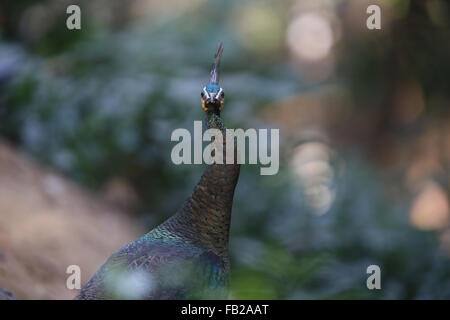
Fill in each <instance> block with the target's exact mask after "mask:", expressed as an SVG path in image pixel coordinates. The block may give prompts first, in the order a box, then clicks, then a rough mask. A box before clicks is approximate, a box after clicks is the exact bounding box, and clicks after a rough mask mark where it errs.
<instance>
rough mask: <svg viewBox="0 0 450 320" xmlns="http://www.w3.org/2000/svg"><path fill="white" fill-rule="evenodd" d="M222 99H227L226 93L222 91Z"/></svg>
mask: <svg viewBox="0 0 450 320" xmlns="http://www.w3.org/2000/svg"><path fill="white" fill-rule="evenodd" d="M220 97H221V98H222V99H223V98H225V92H223V91H222V93H221V94H220Z"/></svg>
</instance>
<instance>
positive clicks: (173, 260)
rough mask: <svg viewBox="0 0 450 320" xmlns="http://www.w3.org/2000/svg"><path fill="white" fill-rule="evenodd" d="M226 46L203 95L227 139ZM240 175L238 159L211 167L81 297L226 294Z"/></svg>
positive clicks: (209, 122)
mask: <svg viewBox="0 0 450 320" xmlns="http://www.w3.org/2000/svg"><path fill="white" fill-rule="evenodd" d="M222 50H223V49H222V45H221V44H220V45H219V47H218V50H217V53H216V56H215V60H214V63H213V67H212V71H211V78H210V83H209V84H208V85H207V86H206V87H204V88H203V90H202V93H201V96H202V107H203V109H204V110H205V112H206V126H207V128H215V129H219V130H221V131H222V133H223V134H224V137H225V130H226V128H225V126H224V124H223V122H222V119H221V118H220V111H221V110H222V107H223V103H224V93H223V89H222V88H221V87H220V86H219V68H220V59H221V56H222ZM224 141H225V139H224ZM233 144H234V142H233ZM225 145H226V142H225ZM234 148H236V146H235V145H234ZM223 150H224V152H225V150H226V148H223ZM235 154H236V152H235ZM238 178H239V164H237V161H235V162H234V164H216V163H213V164H211V165H208V166H207V167H206V169H205V171H204V173H203V175H202V176H201V178H200V181H199V182H198V183H197V185H196V186H195V187H194V190H193V193H192V195H191V196H190V197H189V198H188V199H187V200H186V201H185V202H184V203H183V205H182V206H181V208H180V209H179V210H178V211H177V212H176V214H175V215H173V216H172V217H170V218H169V219H167V220H166V221H165V222H163V223H162V224H161V225H159V226H158V227H156V228H155V229H153V230H151V231H150V232H148V233H147V234H145V235H144V236H142V237H141V238H139V239H137V240H135V241H133V242H131V243H129V244H127V245H126V246H124V247H123V248H121V249H120V250H118V251H117V252H116V253H114V254H113V255H112V256H111V257H110V258H109V259H108V260H107V261H106V262H105V263H104V264H103V266H101V268H100V269H99V270H98V271H97V272H96V273H95V274H94V275H93V277H92V278H91V279H90V280H89V281H88V282H87V284H86V285H85V286H84V287H83V288H82V290H81V291H80V293H79V294H78V296H77V297H76V299H114V298H139V299H188V298H224V297H225V294H226V287H227V283H228V275H229V269H230V262H229V255H228V239H229V229H230V220H231V211H232V203H233V195H234V190H235V187H236V184H237V181H238ZM130 284H131V286H130Z"/></svg>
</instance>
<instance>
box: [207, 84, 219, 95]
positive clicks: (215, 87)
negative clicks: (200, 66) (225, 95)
mask: <svg viewBox="0 0 450 320" xmlns="http://www.w3.org/2000/svg"><path fill="white" fill-rule="evenodd" d="M219 90H220V87H219V85H218V84H217V83H214V82H211V83H210V84H208V85H207V86H206V91H208V92H210V93H217V92H219Z"/></svg>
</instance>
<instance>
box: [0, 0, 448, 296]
mask: <svg viewBox="0 0 450 320" xmlns="http://www.w3.org/2000/svg"><path fill="white" fill-rule="evenodd" d="M70 4H78V5H79V6H80V7H81V11H82V18H81V19H82V21H81V22H82V29H81V30H75V31H69V30H67V28H66V18H67V17H68V15H67V14H66V8H67V6H68V5H70ZM369 4H378V5H379V6H380V7H381V9H382V13H381V26H382V29H381V30H368V29H367V27H366V19H367V17H368V14H367V13H366V8H367V7H368V5H369ZM449 27H450V4H449V3H448V2H447V1H444V0H383V1H382V0H378V1H377V0H372V1H366V0H335V1H331V0H314V1H312V0H311V1H307V0H286V1H279V0H278V1H264V0H259V1H257V0H253V1H251V0H246V1H242V0H239V1H237V0H231V1H230V0H222V1H220V0H217V1H207V0H190V1H182V0H165V1H159V0H126V1H125V0H115V1H110V0H95V1H88V0H85V1H75V0H74V1H72V0H33V1H31V0H22V1H13V0H2V2H1V3H0V41H1V42H0V139H1V142H0V285H2V286H5V287H8V288H9V289H11V290H12V291H13V292H15V293H16V294H17V295H18V296H19V297H20V298H34V299H36V298H51V299H62V298H71V297H73V296H74V295H75V294H76V292H75V291H69V290H68V289H66V288H65V279H66V277H67V276H68V275H67V274H66V273H65V268H66V267H67V266H68V265H69V264H78V265H80V266H81V269H82V272H83V273H82V281H83V283H84V282H86V281H87V280H88V278H89V277H90V276H91V274H92V273H93V272H94V271H95V270H96V269H97V268H98V267H99V266H100V264H101V263H102V262H103V261H104V260H105V259H106V258H107V257H109V256H110V255H111V253H113V252H114V251H115V250H116V249H118V248H119V247H121V246H122V245H123V244H125V243H127V242H128V241H131V240H133V239H134V238H136V237H138V236H139V235H141V234H142V233H144V232H146V231H145V230H148V229H150V228H153V227H154V226H155V225H156V224H157V223H160V222H162V221H163V220H164V219H166V218H167V217H169V216H170V215H172V214H173V213H174V212H175V211H176V210H177V209H178V207H179V206H180V205H181V203H182V202H183V201H184V199H185V198H186V197H187V196H188V195H189V194H190V192H191V190H192V188H193V186H194V185H195V183H196V182H197V180H198V179H199V177H200V175H201V172H202V170H203V169H204V166H176V165H174V164H172V162H171V161H170V151H171V148H172V147H173V145H174V143H172V142H170V134H171V132H172V131H173V130H174V129H176V128H179V127H184V128H188V129H190V130H192V127H193V121H194V120H201V119H203V116H204V113H203V111H202V109H201V106H200V90H201V88H202V86H203V85H205V84H206V82H207V80H208V72H209V67H210V65H211V62H212V54H213V52H214V50H215V48H216V45H217V42H218V41H220V40H221V41H223V42H224V46H225V50H224V58H223V63H222V86H223V87H224V88H225V91H226V93H227V101H226V104H225V108H224V110H223V113H222V115H223V118H224V119H225V122H226V124H227V126H228V127H229V128H233V127H240V128H250V127H253V128H280V134H281V137H280V143H281V150H280V154H281V157H280V160H281V165H280V172H279V173H278V175H275V176H260V175H259V166H256V165H244V166H243V168H242V171H241V177H240V180H239V183H238V186H237V189H236V195H235V202H234V211H233V218H232V226H231V240H230V246H231V247H230V249H231V259H232V260H231V261H232V270H231V272H232V274H231V275H232V283H231V293H230V297H232V298H246V299H254V298H255V299H256V298H258V299H353V298H359V299H430V298H435V299H441V298H447V299H449V298H450V260H449V255H450V229H449V221H450V213H449V183H450V173H449V167H450V112H449V111H450V109H449V106H450V81H449V74H450V29H449ZM372 264H376V265H379V266H380V267H381V273H382V278H381V286H382V289H381V290H368V289H367V288H366V279H367V277H368V275H367V274H366V268H367V267H368V266H369V265H372Z"/></svg>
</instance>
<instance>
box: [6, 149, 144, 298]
mask: <svg viewBox="0 0 450 320" xmlns="http://www.w3.org/2000/svg"><path fill="white" fill-rule="evenodd" d="M143 233H144V230H143V229H141V228H140V227H139V226H138V225H136V222H134V220H133V219H132V218H131V217H130V216H128V215H127V214H126V212H123V211H121V210H119V209H117V207H115V206H112V205H111V204H109V203H106V202H105V201H103V200H99V199H97V198H95V197H94V196H92V195H90V194H88V193H87V192H86V191H83V190H82V189H81V188H80V187H79V186H77V185H75V184H73V183H72V182H70V181H68V180H67V179H66V178H64V177H63V176H61V175H60V174H58V173H56V172H54V171H52V170H49V169H47V168H43V167H42V166H40V165H37V164H35V163H33V161H31V160H30V159H28V158H27V157H26V156H24V155H22V154H20V153H18V152H16V151H15V150H13V148H11V147H10V146H9V145H7V144H6V143H5V142H4V141H1V140H0V286H3V287H6V288H8V289H9V290H11V291H12V292H13V293H14V294H15V295H16V296H17V297H18V298H19V299H71V298H73V297H74V296H75V295H76V294H77V293H78V290H69V289H67V288H66V279H67V277H68V276H69V274H66V268H67V267H68V266H69V265H73V264H75V265H79V266H80V268H81V282H82V285H83V284H84V283H85V282H86V281H87V280H88V279H89V278H90V277H91V275H92V274H93V273H94V272H95V270H97V268H98V267H99V266H100V265H101V264H102V263H103V262H104V261H105V260H106V259H107V258H108V257H109V256H110V255H111V254H112V253H113V252H114V251H116V250H117V249H118V248H120V247H121V246H123V245H124V244H126V243H127V242H129V241H131V240H133V239H135V238H137V237H138V236H139V235H141V234H143Z"/></svg>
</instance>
